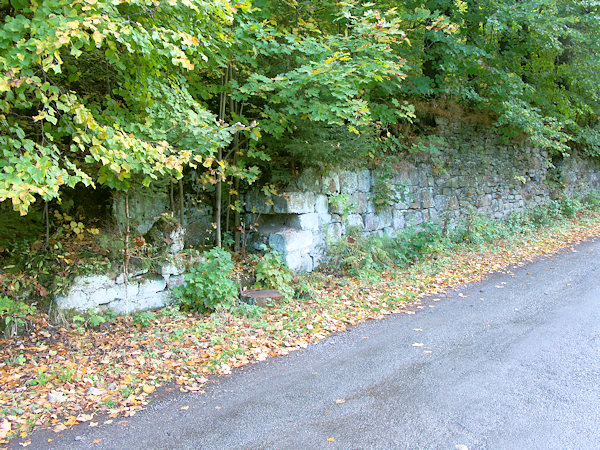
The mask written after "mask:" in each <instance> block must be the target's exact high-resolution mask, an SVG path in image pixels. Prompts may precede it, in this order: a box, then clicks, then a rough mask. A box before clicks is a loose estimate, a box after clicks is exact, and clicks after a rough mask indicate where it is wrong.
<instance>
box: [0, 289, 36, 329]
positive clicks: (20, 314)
mask: <svg viewBox="0 0 600 450" xmlns="http://www.w3.org/2000/svg"><path fill="white" fill-rule="evenodd" d="M35 311H36V307H35V305H28V304H26V303H23V302H21V301H18V300H13V299H11V298H9V297H6V296H3V295H0V325H1V326H2V329H3V331H4V335H5V336H6V337H13V336H16V335H17V333H18V332H19V331H20V330H22V329H23V328H24V327H25V326H26V325H27V317H28V316H31V315H32V314H33V313H34V312H35Z"/></svg>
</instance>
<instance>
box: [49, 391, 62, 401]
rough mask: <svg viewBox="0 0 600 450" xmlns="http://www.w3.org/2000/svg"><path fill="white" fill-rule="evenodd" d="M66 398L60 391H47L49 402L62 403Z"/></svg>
mask: <svg viewBox="0 0 600 450" xmlns="http://www.w3.org/2000/svg"><path fill="white" fill-rule="evenodd" d="M65 400H67V397H65V396H64V395H63V393H62V392H57V391H52V392H49V393H48V401H49V402H50V403H62V402H64V401H65Z"/></svg>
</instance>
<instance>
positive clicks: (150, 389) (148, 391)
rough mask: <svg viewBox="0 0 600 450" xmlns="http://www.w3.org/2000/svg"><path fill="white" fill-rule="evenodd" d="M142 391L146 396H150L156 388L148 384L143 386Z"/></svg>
mask: <svg viewBox="0 0 600 450" xmlns="http://www.w3.org/2000/svg"><path fill="white" fill-rule="evenodd" d="M142 389H143V391H144V392H145V393H146V394H152V393H153V392H154V391H156V387H154V386H152V385H150V384H144V386H143V387H142Z"/></svg>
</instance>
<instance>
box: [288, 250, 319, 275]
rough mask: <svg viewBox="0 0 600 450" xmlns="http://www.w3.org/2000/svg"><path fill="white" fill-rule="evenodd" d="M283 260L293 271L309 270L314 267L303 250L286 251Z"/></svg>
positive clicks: (309, 257)
mask: <svg viewBox="0 0 600 450" xmlns="http://www.w3.org/2000/svg"><path fill="white" fill-rule="evenodd" d="M285 262H286V264H287V265H288V267H289V268H290V269H291V270H292V271H293V272H310V271H312V270H313V268H314V265H313V260H312V258H311V256H310V255H309V254H308V253H305V252H292V253H288V254H287V255H286V256H285Z"/></svg>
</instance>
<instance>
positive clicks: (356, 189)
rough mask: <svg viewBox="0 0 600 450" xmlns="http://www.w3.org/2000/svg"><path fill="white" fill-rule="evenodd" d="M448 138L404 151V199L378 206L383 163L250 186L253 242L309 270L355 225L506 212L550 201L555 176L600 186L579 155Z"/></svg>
mask: <svg viewBox="0 0 600 450" xmlns="http://www.w3.org/2000/svg"><path fill="white" fill-rule="evenodd" d="M446 142H447V148H444V149H441V152H440V154H439V156H432V155H431V154H406V155H403V156H399V157H398V159H397V161H395V163H394V166H393V167H392V168H391V170H388V171H386V174H385V182H386V183H387V185H388V186H390V187H391V188H392V189H393V190H394V191H395V192H396V194H397V196H396V197H397V198H398V200H397V201H394V202H392V203H391V204H388V205H382V206H383V207H380V208H378V207H376V200H377V199H379V198H381V191H380V192H378V187H379V184H378V183H377V180H378V177H381V176H382V174H381V171H380V170H370V169H358V170H334V171H329V172H322V171H320V170H319V169H317V168H309V169H306V170H305V171H304V172H302V173H301V174H300V176H299V177H298V178H297V179H296V180H294V181H292V182H290V183H289V185H288V186H287V187H286V189H285V191H284V193H283V195H282V196H281V197H273V198H271V199H268V198H266V197H265V196H264V195H263V194H261V193H260V192H259V191H253V192H250V193H248V194H247V195H246V197H245V201H246V204H247V205H246V209H247V211H254V212H253V213H248V214H246V216H245V220H246V223H256V225H257V230H258V231H257V232H255V233H253V234H252V235H251V236H250V237H249V243H250V245H251V246H252V247H254V248H257V249H258V248H260V247H261V246H262V245H263V244H266V245H268V246H270V247H271V248H273V249H275V250H277V251H279V252H281V253H282V254H283V255H284V258H285V260H286V262H287V263H288V265H289V266H290V268H292V269H293V270H295V271H300V272H309V271H311V270H313V269H314V268H315V267H317V266H318V265H319V263H320V262H322V261H323V259H324V256H325V248H326V245H327V243H328V242H332V241H336V240H338V239H341V238H342V237H344V236H345V235H346V234H347V232H348V230H349V228H350V227H358V229H360V230H362V231H363V232H364V233H365V234H387V235H394V234H396V233H398V232H399V231H401V230H402V229H404V228H406V227H409V226H414V225H419V224H421V223H423V222H424V221H427V220H434V221H442V220H449V221H453V220H456V219H457V218H459V217H460V216H463V215H466V214H470V213H473V212H476V213H480V214H485V215H488V216H490V217H493V218H495V219H501V218H503V217H506V216H507V215H508V214H510V212H511V211H519V210H523V209H524V208H526V207H530V206H534V205H537V204H540V203H544V202H546V201H548V200H549V199H550V197H551V195H552V192H553V189H557V186H558V183H557V182H555V181H554V180H555V179H557V178H558V181H559V182H560V183H562V185H563V187H564V186H566V191H567V192H568V193H577V192H583V191H585V190H589V189H591V188H594V189H597V188H600V166H599V165H598V164H596V163H593V162H591V161H589V160H584V159H581V158H578V157H577V156H571V157H569V158H567V159H565V160H564V161H563V162H562V163H561V164H560V165H558V167H556V168H553V167H552V166H551V165H550V164H549V161H548V158H547V155H546V154H545V153H544V152H540V151H538V150H536V149H532V148H523V147H519V146H516V145H501V144H500V143H499V142H498V139H497V138H496V137H494V136H493V135H482V134H481V133H480V134H479V135H476V136H475V137H473V134H472V133H470V134H469V135H467V136H465V135H464V134H454V135H451V136H450V137H449V138H447V139H446ZM390 172H391V173H392V175H391V177H390V176H389V173H390Z"/></svg>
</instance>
